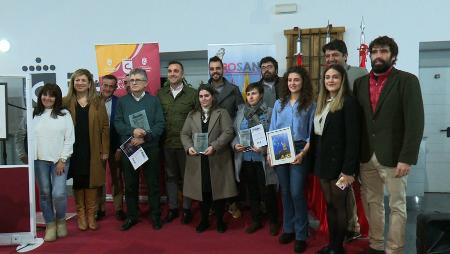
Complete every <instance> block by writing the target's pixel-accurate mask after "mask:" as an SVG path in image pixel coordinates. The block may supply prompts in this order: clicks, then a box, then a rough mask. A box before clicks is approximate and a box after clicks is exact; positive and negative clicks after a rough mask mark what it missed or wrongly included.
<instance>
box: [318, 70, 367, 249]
mask: <svg viewBox="0 0 450 254" xmlns="http://www.w3.org/2000/svg"><path fill="white" fill-rule="evenodd" d="M358 111H359V105H358V103H357V101H356V99H355V98H354V97H353V96H351V94H350V89H349V82H348V79H347V73H346V71H345V69H344V67H342V66H341V65H339V64H334V65H330V66H328V67H327V68H326V69H325V71H324V75H323V79H322V84H321V85H320V90H319V96H318V98H317V109H316V113H315V116H314V128H313V130H312V134H311V149H312V151H313V154H314V173H315V174H316V175H317V176H318V177H319V178H320V186H321V187H322V191H323V194H324V197H325V200H326V202H327V220H328V231H329V245H327V246H326V247H324V248H322V249H321V250H319V251H318V252H317V253H319V254H331V253H336V254H342V253H345V250H344V247H343V242H344V238H345V233H346V229H347V222H348V220H347V209H346V199H347V195H348V193H349V188H352V187H351V184H352V183H353V181H354V180H355V179H354V177H355V174H356V173H357V171H358V169H359V156H358V155H359V140H360V137H359V133H360V130H359V118H358Z"/></svg>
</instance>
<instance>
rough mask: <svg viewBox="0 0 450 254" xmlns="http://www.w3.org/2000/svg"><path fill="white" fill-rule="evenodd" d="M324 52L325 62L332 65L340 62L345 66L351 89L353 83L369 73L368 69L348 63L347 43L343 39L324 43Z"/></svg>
mask: <svg viewBox="0 0 450 254" xmlns="http://www.w3.org/2000/svg"><path fill="white" fill-rule="evenodd" d="M322 52H323V54H324V55H325V64H326V65H327V66H330V65H332V64H339V65H341V66H342V67H344V68H345V71H346V72H347V78H348V82H349V83H348V84H349V85H350V89H353V83H354V82H355V80H356V79H357V78H359V77H362V76H364V75H366V74H367V70H366V69H363V68H360V67H355V66H350V65H348V64H347V57H348V51H347V45H345V42H344V41H343V40H339V39H334V40H332V41H331V42H329V43H327V44H325V45H323V47H322Z"/></svg>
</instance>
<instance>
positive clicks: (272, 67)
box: [261, 65, 275, 71]
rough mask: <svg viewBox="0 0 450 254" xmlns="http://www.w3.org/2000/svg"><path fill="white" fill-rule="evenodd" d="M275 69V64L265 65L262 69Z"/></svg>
mask: <svg viewBox="0 0 450 254" xmlns="http://www.w3.org/2000/svg"><path fill="white" fill-rule="evenodd" d="M273 69H275V66H273V65H263V66H261V70H262V71H265V70H273Z"/></svg>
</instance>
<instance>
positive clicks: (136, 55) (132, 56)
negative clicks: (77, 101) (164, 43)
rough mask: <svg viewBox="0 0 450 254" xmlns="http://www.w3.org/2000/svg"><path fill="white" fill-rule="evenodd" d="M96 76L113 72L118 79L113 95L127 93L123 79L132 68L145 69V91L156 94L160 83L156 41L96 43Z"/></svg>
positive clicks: (100, 78) (100, 76)
mask: <svg viewBox="0 0 450 254" xmlns="http://www.w3.org/2000/svg"><path fill="white" fill-rule="evenodd" d="M95 52H96V55H97V67H98V77H99V81H100V82H101V80H102V77H103V76H105V75H107V74H113V75H114V76H116V77H117V79H118V83H117V85H118V87H117V90H116V92H115V95H117V96H122V95H124V94H126V93H127V91H126V87H125V83H124V79H125V78H126V75H127V74H128V73H130V71H131V70H132V69H134V68H141V69H144V70H146V71H147V77H148V86H147V91H148V92H150V94H152V95H156V93H157V92H158V90H159V88H160V87H161V85H160V66H159V45H158V43H139V44H111V45H96V46H95Z"/></svg>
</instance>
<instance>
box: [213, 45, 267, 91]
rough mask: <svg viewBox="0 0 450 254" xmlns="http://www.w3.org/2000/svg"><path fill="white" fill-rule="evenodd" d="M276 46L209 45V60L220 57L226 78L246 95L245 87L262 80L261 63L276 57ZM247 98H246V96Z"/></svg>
mask: <svg viewBox="0 0 450 254" xmlns="http://www.w3.org/2000/svg"><path fill="white" fill-rule="evenodd" d="M275 50H276V49H275V45H274V44H265V43H250V44H209V45H208V59H209V58H211V57H213V56H218V57H220V58H221V59H222V62H223V68H224V74H223V75H224V77H225V78H226V79H227V80H228V81H230V82H232V83H234V84H235V85H237V86H238V87H239V89H240V90H241V93H244V91H245V87H246V86H247V85H248V84H249V83H252V82H256V81H258V80H260V79H261V70H260V68H259V61H260V60H261V58H263V57H265V56H272V57H273V58H276V56H275V53H276V52H275ZM244 98H245V96H244Z"/></svg>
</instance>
